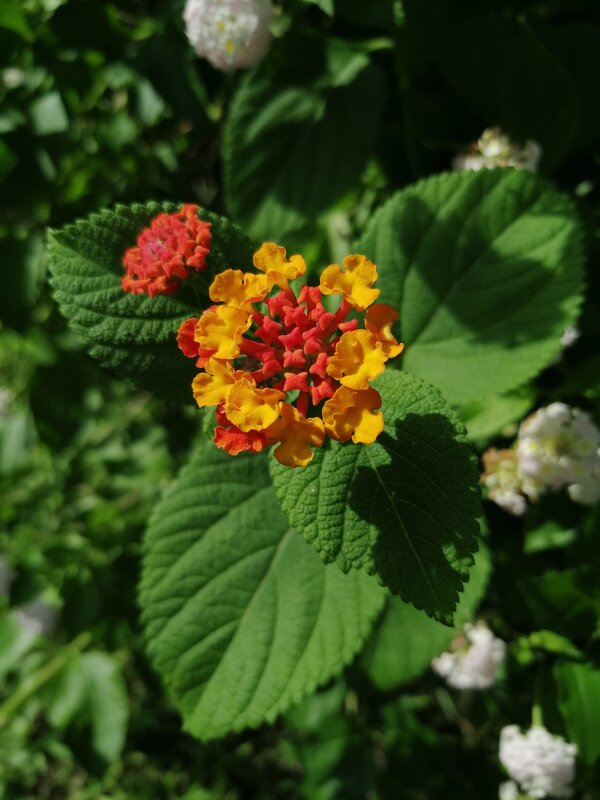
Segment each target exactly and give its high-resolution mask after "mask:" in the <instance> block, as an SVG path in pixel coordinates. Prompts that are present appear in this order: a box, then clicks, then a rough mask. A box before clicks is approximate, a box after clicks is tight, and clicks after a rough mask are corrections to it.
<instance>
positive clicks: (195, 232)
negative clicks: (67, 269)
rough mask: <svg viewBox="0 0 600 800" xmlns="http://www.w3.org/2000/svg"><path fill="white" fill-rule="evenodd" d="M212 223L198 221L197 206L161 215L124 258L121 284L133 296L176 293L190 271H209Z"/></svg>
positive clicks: (188, 205) (189, 205) (145, 229)
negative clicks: (208, 259) (207, 265)
mask: <svg viewBox="0 0 600 800" xmlns="http://www.w3.org/2000/svg"><path fill="white" fill-rule="evenodd" d="M210 228H211V224H210V222H203V221H202V220H201V219H199V218H198V206H196V205H193V204H191V203H189V204H187V205H184V206H183V207H182V209H181V211H177V212H175V213H174V214H166V213H162V214H158V215H157V216H156V217H154V219H153V220H152V221H151V223H150V227H148V228H144V230H143V231H142V232H141V233H140V235H139V236H138V238H137V245H136V246H135V247H130V248H129V249H128V250H126V252H125V255H124V256H123V266H124V267H125V273H126V274H125V275H123V277H122V278H121V285H122V287H123V289H124V290H125V291H126V292H133V294H149V295H150V297H154V295H156V294H174V293H175V292H176V291H177V289H179V287H180V286H181V282H182V281H183V280H185V279H186V278H187V277H188V275H189V273H190V270H194V271H196V272H202V271H203V270H205V269H206V256H207V255H208V253H209V252H210V245H211V238H212V237H211V231H210Z"/></svg>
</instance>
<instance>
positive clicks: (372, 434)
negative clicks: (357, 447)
mask: <svg viewBox="0 0 600 800" xmlns="http://www.w3.org/2000/svg"><path fill="white" fill-rule="evenodd" d="M378 408H381V397H380V395H379V393H378V392H376V391H375V389H373V388H371V387H369V388H368V389H365V390H364V391H360V392H355V391H353V390H352V389H348V388H347V387H346V386H340V388H339V389H338V390H337V391H336V393H335V394H334V395H333V397H332V398H330V399H329V400H327V401H326V403H325V405H324V406H323V422H324V423H325V430H326V431H327V433H328V434H329V436H331V438H332V439H336V440H337V441H338V442H347V441H348V439H350V438H352V441H353V442H354V443H355V444H372V443H373V442H374V441H375V439H377V437H378V436H379V434H380V433H381V431H382V430H383V414H376V413H375V409H378Z"/></svg>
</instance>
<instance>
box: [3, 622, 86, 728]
mask: <svg viewBox="0 0 600 800" xmlns="http://www.w3.org/2000/svg"><path fill="white" fill-rule="evenodd" d="M91 640H92V636H91V634H90V633H87V632H85V633H80V634H79V636H78V637H77V638H76V639H74V640H73V641H72V642H71V643H70V644H68V645H66V646H65V647H63V649H62V650H61V651H60V653H58V654H57V655H56V656H55V657H54V658H53V659H52V660H51V661H49V662H48V663H47V664H44V666H43V667H40V669H39V670H38V671H37V672H36V673H35V674H34V675H33V677H32V678H31V680H30V681H29V682H28V683H27V684H26V685H24V686H21V687H20V688H19V689H17V691H16V692H15V693H14V694H13V695H12V696H11V697H9V698H8V700H6V702H4V703H2V705H0V729H1V728H4V726H5V725H6V724H7V722H8V721H9V720H10V718H11V716H12V715H13V714H14V713H15V711H17V710H18V709H19V708H20V707H21V706H22V705H23V703H25V702H26V701H27V700H29V698H30V697H32V696H33V695H34V694H35V693H36V692H37V691H38V690H39V689H41V688H42V686H44V685H45V684H46V683H48V682H49V681H51V680H52V678H54V676H55V675H57V674H58V673H59V672H60V671H61V670H62V669H63V668H64V667H65V666H66V665H67V663H68V662H69V661H70V660H71V659H72V658H73V657H74V656H76V655H79V653H81V651H82V650H84V649H85V648H86V647H87V646H88V644H89V643H90V642H91Z"/></svg>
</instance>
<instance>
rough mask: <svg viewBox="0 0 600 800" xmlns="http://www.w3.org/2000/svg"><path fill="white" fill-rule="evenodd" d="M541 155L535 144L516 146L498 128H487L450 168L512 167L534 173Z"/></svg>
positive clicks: (459, 155)
mask: <svg viewBox="0 0 600 800" xmlns="http://www.w3.org/2000/svg"><path fill="white" fill-rule="evenodd" d="M541 155H542V150H541V148H540V146H539V144H538V143H537V142H532V141H530V142H526V143H525V144H524V145H518V144H515V143H514V142H511V140H510V139H509V138H508V136H507V135H506V134H505V133H504V132H503V131H502V130H501V129H500V128H487V129H486V130H485V131H484V132H483V133H482V134H481V136H480V137H479V139H478V140H477V142H475V143H474V144H472V145H471V146H470V147H469V148H468V149H467V150H464V151H463V152H462V153H459V154H458V155H457V156H456V158H455V159H454V161H453V162H452V166H453V168H454V169H455V170H459V171H463V170H474V171H476V172H477V171H479V170H480V169H493V168H494V167H514V168H515V169H526V170H529V172H536V171H537V168H538V165H539V162H540V157H541Z"/></svg>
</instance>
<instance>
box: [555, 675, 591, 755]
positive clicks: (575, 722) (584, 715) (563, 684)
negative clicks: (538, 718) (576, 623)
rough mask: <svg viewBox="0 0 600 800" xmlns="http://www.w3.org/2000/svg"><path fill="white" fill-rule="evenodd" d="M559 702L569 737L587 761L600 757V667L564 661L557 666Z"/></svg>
mask: <svg viewBox="0 0 600 800" xmlns="http://www.w3.org/2000/svg"><path fill="white" fill-rule="evenodd" d="M554 677H555V679H556V682H557V685H558V704H559V708H560V712H561V714H562V716H563V719H564V722H565V727H566V730H567V737H568V739H569V740H570V741H572V742H574V743H575V744H576V745H577V751H578V756H579V758H581V759H582V760H583V761H584V762H585V763H586V764H593V763H594V762H595V761H597V760H598V758H600V729H599V728H598V719H600V670H598V669H594V668H593V667H591V666H590V665H589V664H576V663H572V662H568V661H562V662H559V663H558V664H556V665H555V667H554Z"/></svg>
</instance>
